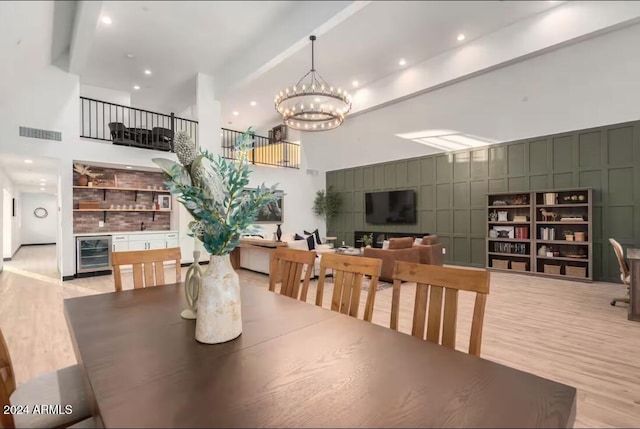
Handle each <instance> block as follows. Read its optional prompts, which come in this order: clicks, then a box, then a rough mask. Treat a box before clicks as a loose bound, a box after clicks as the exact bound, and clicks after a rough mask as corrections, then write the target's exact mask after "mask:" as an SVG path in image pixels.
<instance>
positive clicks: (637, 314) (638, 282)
mask: <svg viewBox="0 0 640 429" xmlns="http://www.w3.org/2000/svg"><path fill="white" fill-rule="evenodd" d="M627 259H628V260H629V265H630V268H631V284H630V285H629V315H628V316H627V319H629V320H633V321H636V322H640V249H627Z"/></svg>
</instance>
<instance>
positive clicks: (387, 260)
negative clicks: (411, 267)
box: [364, 235, 443, 282]
mask: <svg viewBox="0 0 640 429" xmlns="http://www.w3.org/2000/svg"><path fill="white" fill-rule="evenodd" d="M442 247H443V246H442V243H439V242H438V236H436V235H426V236H424V237H423V238H422V240H420V239H414V238H413V237H402V238H391V239H390V240H389V243H388V247H387V248H382V249H374V248H369V247H367V248H365V249H364V256H365V257H368V258H378V259H382V270H381V271H380V279H381V280H383V281H387V282H392V281H393V268H394V265H395V263H396V261H398V262H413V263H420V264H430V265H442Z"/></svg>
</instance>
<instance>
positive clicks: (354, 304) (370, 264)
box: [316, 253, 382, 322]
mask: <svg viewBox="0 0 640 429" xmlns="http://www.w3.org/2000/svg"><path fill="white" fill-rule="evenodd" d="M381 266H382V260H380V259H376V258H365V257H359V256H347V255H339V254H335V253H324V254H323V255H322V259H321V261H320V279H319V281H318V290H317V295H316V305H318V306H322V300H323V294H324V282H325V280H326V272H327V270H332V271H333V283H334V287H333V294H332V296H331V310H332V311H338V312H340V313H343V314H348V315H349V316H352V317H358V309H359V307H360V296H361V290H362V282H363V279H364V276H365V275H367V276H370V277H371V281H370V282H369V293H368V295H367V303H366V306H365V311H364V320H366V321H367V322H371V318H372V317H373V305H374V302H375V296H376V289H377V287H378V278H379V277H380V269H381Z"/></svg>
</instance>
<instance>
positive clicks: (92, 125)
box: [80, 97, 198, 152]
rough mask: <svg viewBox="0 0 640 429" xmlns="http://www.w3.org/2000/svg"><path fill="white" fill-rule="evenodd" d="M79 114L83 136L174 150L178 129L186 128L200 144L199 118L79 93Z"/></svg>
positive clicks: (133, 145)
mask: <svg viewBox="0 0 640 429" xmlns="http://www.w3.org/2000/svg"><path fill="white" fill-rule="evenodd" d="M80 115H81V117H80V137H84V138H88V139H94V140H105V141H111V142H113V144H117V145H122V146H132V147H139V148H143V149H154V150H163V151H171V152H173V147H174V146H173V143H174V142H173V140H174V136H175V133H177V132H178V131H185V132H187V133H188V134H189V135H190V136H191V138H192V139H193V140H194V141H195V143H196V145H197V144H198V122H197V121H192V120H190V119H184V118H179V117H177V116H175V115H174V114H173V113H171V114H169V115H166V114H163V113H157V112H151V111H148V110H143V109H136V108H134V107H129V106H123V105H120V104H114V103H108V102H106V101H100V100H94V99H91V98H86V97H80Z"/></svg>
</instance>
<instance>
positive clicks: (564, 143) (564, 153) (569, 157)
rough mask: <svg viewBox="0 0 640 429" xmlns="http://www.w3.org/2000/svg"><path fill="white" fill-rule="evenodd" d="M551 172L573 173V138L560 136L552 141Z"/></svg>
mask: <svg viewBox="0 0 640 429" xmlns="http://www.w3.org/2000/svg"><path fill="white" fill-rule="evenodd" d="M551 146H552V148H553V149H552V150H553V170H554V171H555V172H556V173H559V172H563V171H573V165H572V163H573V137H572V136H562V137H556V138H553V139H552V145H551Z"/></svg>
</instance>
